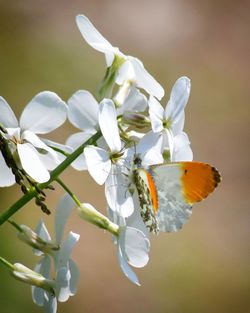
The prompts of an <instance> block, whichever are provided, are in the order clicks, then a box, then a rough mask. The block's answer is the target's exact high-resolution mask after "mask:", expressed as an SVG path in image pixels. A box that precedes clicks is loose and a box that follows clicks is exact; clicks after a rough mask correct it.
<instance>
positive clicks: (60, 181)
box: [56, 177, 81, 206]
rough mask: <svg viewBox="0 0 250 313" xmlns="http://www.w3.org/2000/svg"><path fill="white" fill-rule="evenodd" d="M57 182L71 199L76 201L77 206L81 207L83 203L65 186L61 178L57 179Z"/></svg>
mask: <svg viewBox="0 0 250 313" xmlns="http://www.w3.org/2000/svg"><path fill="white" fill-rule="evenodd" d="M56 181H57V182H58V184H59V185H61V187H62V188H63V189H64V190H65V191H66V192H67V193H68V194H69V195H70V197H71V198H72V199H73V200H74V202H75V204H76V205H77V206H80V205H81V202H80V201H79V200H78V199H77V197H76V195H75V194H74V193H73V192H72V191H71V190H70V189H69V188H68V187H67V186H66V185H65V184H64V182H63V181H62V180H61V179H60V178H59V177H57V178H56Z"/></svg>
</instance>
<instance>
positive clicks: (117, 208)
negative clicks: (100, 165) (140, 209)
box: [105, 166, 134, 218]
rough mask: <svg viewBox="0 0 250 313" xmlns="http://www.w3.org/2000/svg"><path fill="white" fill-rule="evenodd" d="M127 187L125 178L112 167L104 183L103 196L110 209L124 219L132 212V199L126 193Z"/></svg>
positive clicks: (127, 192)
mask: <svg viewBox="0 0 250 313" xmlns="http://www.w3.org/2000/svg"><path fill="white" fill-rule="evenodd" d="M128 185H129V182H128V181H127V180H126V178H125V176H124V175H123V174H122V173H120V172H119V169H117V168H116V167H114V166H113V170H112V172H111V173H110V175H109V176H108V179H107V180H106V183H105V196H106V199H107V203H108V205H109V207H110V209H111V210H113V211H114V212H116V213H117V214H118V215H120V216H122V217H124V218H125V217H128V216H130V215H131V214H132V213H133V211H134V204H133V198H132V197H131V195H130V193H129V191H128Z"/></svg>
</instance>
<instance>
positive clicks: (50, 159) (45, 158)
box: [39, 151, 65, 171]
mask: <svg viewBox="0 0 250 313" xmlns="http://www.w3.org/2000/svg"><path fill="white" fill-rule="evenodd" d="M54 152H55V155H56V158H55V157H54V156H52V155H51V154H50V153H46V154H43V153H39V159H40V160H41V162H42V163H43V165H44V166H45V167H46V169H47V170H49V171H52V170H54V169H55V168H56V167H57V166H58V165H59V164H60V163H61V162H62V161H63V160H64V159H65V157H64V159H62V157H60V155H61V154H60V153H58V152H56V151H54Z"/></svg>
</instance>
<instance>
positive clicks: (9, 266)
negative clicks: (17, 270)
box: [0, 256, 14, 270]
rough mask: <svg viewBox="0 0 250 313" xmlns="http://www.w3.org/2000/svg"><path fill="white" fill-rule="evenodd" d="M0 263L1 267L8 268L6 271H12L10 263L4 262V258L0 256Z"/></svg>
mask: <svg viewBox="0 0 250 313" xmlns="http://www.w3.org/2000/svg"><path fill="white" fill-rule="evenodd" d="M0 263H2V264H3V265H5V266H6V267H8V269H10V270H13V268H14V267H13V264H11V263H10V262H8V261H7V260H5V259H4V258H2V257H1V256H0Z"/></svg>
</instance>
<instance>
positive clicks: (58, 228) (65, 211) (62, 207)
mask: <svg viewBox="0 0 250 313" xmlns="http://www.w3.org/2000/svg"><path fill="white" fill-rule="evenodd" d="M75 206H76V204H75V202H74V201H73V200H72V198H71V197H70V196H69V195H68V194H65V195H64V196H63V197H62V198H61V199H60V201H59V204H58V206H57V208H56V214H55V236H56V242H57V243H58V244H60V243H61V242H62V237H63V231H64V226H65V224H66V222H67V219H68V217H69V215H70V213H71V211H72V209H73V208H74V207H75Z"/></svg>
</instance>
